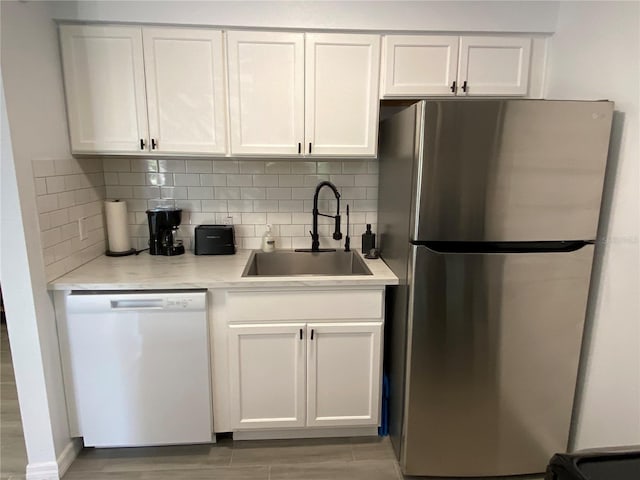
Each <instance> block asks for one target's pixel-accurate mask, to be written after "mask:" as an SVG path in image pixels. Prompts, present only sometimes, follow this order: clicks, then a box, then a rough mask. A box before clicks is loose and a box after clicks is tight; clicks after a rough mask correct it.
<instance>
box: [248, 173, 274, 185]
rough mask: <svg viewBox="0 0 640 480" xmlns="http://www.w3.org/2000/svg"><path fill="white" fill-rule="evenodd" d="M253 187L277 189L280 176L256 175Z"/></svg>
mask: <svg viewBox="0 0 640 480" xmlns="http://www.w3.org/2000/svg"><path fill="white" fill-rule="evenodd" d="M253 185H254V186H256V187H277V186H278V175H254V176H253Z"/></svg>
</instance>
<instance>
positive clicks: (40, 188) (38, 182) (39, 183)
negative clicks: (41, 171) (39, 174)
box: [34, 178, 47, 195]
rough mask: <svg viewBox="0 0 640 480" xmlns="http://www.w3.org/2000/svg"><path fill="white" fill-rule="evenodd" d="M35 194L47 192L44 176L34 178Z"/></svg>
mask: <svg viewBox="0 0 640 480" xmlns="http://www.w3.org/2000/svg"><path fill="white" fill-rule="evenodd" d="M34 180H35V186H36V195H46V194H47V180H46V179H45V178H35V179H34Z"/></svg>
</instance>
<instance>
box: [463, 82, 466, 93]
mask: <svg viewBox="0 0 640 480" xmlns="http://www.w3.org/2000/svg"><path fill="white" fill-rule="evenodd" d="M462 91H463V92H465V93H467V81H466V80H465V81H464V82H463V83H462Z"/></svg>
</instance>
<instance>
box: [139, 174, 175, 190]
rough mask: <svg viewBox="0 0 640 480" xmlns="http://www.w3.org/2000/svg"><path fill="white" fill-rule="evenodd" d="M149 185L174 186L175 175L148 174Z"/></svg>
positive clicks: (147, 181)
mask: <svg viewBox="0 0 640 480" xmlns="http://www.w3.org/2000/svg"><path fill="white" fill-rule="evenodd" d="M145 180H146V184H147V185H158V186H168V187H170V186H173V175H172V174H170V173H147V174H146V179H145Z"/></svg>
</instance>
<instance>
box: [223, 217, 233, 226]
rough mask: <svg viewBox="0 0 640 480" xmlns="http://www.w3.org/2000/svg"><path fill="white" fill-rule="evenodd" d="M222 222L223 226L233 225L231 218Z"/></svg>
mask: <svg viewBox="0 0 640 480" xmlns="http://www.w3.org/2000/svg"><path fill="white" fill-rule="evenodd" d="M222 222H223V223H224V225H233V217H225V218H224V220H223V221H222Z"/></svg>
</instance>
